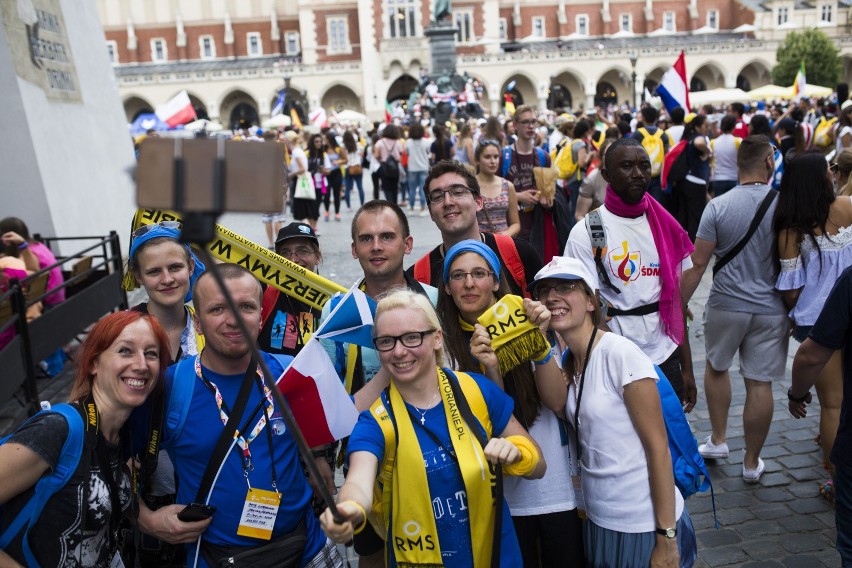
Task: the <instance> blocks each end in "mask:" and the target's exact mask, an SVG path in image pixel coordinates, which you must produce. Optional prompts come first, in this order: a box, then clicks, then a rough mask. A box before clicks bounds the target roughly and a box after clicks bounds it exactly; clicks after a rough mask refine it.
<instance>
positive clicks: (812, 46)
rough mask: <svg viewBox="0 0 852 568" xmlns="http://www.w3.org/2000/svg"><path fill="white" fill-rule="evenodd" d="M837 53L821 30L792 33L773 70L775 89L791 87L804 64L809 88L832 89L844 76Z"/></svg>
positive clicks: (778, 55) (779, 52)
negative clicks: (780, 86)
mask: <svg viewBox="0 0 852 568" xmlns="http://www.w3.org/2000/svg"><path fill="white" fill-rule="evenodd" d="M838 53H839V51H838V49H837V47H835V45H834V42H832V41H831V39H829V38H828V36H827V35H825V34H824V33H823V32H821V31H820V30H807V31H805V32H804V33H796V32H792V33H790V34H787V38H786V39H785V40H784V43H783V44H782V45H781V47H779V48H778V52H777V53H776V54H775V58H776V59H777V61H778V64H777V65H776V66H775V67H774V68H773V69H772V78H773V80H774V81H775V84H776V85H782V86H785V87H786V86H788V85H792V84H793V81H794V80H795V78H796V72H797V71H798V70H799V65H801V63H802V62H803V61H804V62H805V76H806V78H807V80H808V84H809V85H821V86H823V87H832V88H833V87H834V86H835V85H837V82H838V81H839V80H840V75H841V73H842V65H841V62H840V58H839V57H838Z"/></svg>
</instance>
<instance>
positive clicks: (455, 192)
mask: <svg viewBox="0 0 852 568" xmlns="http://www.w3.org/2000/svg"><path fill="white" fill-rule="evenodd" d="M445 194H450V198H451V199H452V200H453V201H457V200H459V199H464V198H465V197H466V196H467V195H468V194H470V195H473V190H472V189H470V188H469V187H467V186H466V185H451V186H450V187H448V188H447V189H436V190H434V191H430V192H429V203H440V202H442V201H443V200H444V195H445Z"/></svg>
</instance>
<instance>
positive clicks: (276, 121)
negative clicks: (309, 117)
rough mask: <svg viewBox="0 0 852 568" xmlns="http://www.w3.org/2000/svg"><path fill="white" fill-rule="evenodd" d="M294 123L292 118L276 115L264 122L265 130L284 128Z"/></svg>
mask: <svg viewBox="0 0 852 568" xmlns="http://www.w3.org/2000/svg"><path fill="white" fill-rule="evenodd" d="M292 123H293V121H291V120H290V117H289V116H287V115H284V114H276V115H275V116H273V117H272V118H267V119H266V120H264V121H263V124H262V125H261V126H263V127H264V128H282V127H284V126H290V125H291V124H292Z"/></svg>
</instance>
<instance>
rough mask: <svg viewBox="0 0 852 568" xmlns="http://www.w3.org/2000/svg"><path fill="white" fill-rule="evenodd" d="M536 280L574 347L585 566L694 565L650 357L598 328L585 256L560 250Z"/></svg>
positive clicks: (568, 373) (573, 413) (573, 416)
mask: <svg viewBox="0 0 852 568" xmlns="http://www.w3.org/2000/svg"><path fill="white" fill-rule="evenodd" d="M533 286H534V287H535V288H534V289H535V296H536V297H537V298H538V299H539V301H541V302H542V303H543V304H544V305H545V306H546V307H547V309H548V310H549V311H550V313H551V319H550V329H551V330H553V331H555V332H556V333H558V334H559V335H560V336H561V337H562V339H563V341H564V342H565V344H566V345H567V348H568V349H567V351H566V353H565V357H564V359H563V364H562V372H563V374H564V375H565V377H566V379H567V381H568V402H567V404H566V406H565V410H566V415H567V418H568V423H569V424H572V425H573V426H574V434H575V435H576V436H577V440H578V442H579V443H578V455H579V457H578V460H579V464H580V467H579V480H575V487H576V486H579V487H580V488H581V489H582V495H583V497H584V500H585V510H586V520H585V521H584V527H583V541H584V549H585V555H586V562H587V565H588V566H596V567H597V566H649V565H650V566H667V567H676V566H681V567H687V566H692V564H693V563H694V561H695V557H696V543H695V530H694V528H693V526H692V521H691V520H690V518H689V515H688V514H687V512H686V509H685V508H684V504H683V498H682V497H681V495H680V492H679V491H678V490H677V489H676V488H675V484H674V476H673V474H672V462H671V454H670V453H669V446H668V439H667V437H666V427H665V422H664V421H663V413H662V408H661V405H660V398H659V394H658V391H657V387H656V381H657V373H656V371H655V369H654V365H653V363H651V360H650V359H648V357H647V356H646V355H645V354H643V353H642V351H641V350H640V349H639V348H638V347H637V346H636V345H635V344H634V343H632V342H631V341H630V340H628V339H626V338H624V337H621V336H619V335H616V334H615V333H609V332H605V331H601V330H599V329H598V323H599V321H600V317H601V314H600V307H599V302H598V299H597V297H596V294H595V293H596V291H597V289H598V283H597V277H596V276H595V275H592V274H591V273H590V272H589V271H588V270H587V269H586V268H585V266H584V265H583V264H582V263H581V262H580V261H578V260H576V259H573V258H569V257H554V258H553V260H552V261H551V262H550V263H549V264H548V265H547V266H546V267H544V268H543V269H542V270H541V271H539V273H538V274H536V276H535V281H534V284H533ZM545 394H546V393H544V392H542V402H543V403H544V404H550V403H549V401H548V400H546V397H545ZM578 501H579V497H578Z"/></svg>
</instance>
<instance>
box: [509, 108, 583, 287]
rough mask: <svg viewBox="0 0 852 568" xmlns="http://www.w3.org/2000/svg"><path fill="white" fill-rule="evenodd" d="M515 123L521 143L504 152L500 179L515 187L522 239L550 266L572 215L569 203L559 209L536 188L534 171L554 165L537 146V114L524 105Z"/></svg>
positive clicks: (518, 141)
mask: <svg viewBox="0 0 852 568" xmlns="http://www.w3.org/2000/svg"><path fill="white" fill-rule="evenodd" d="M512 121H513V122H514V124H515V131H516V132H517V136H518V139H517V140H516V141H515V143H514V144H511V145H509V146H506V147H505V148H503V153H502V156H501V160H502V164H501V168H500V172H501V174H500V175H501V177H504V178H506V179H507V180H509V181H510V182H512V184H513V185H514V186H515V194H516V195H517V197H518V209H520V211H519V217H520V220H521V232H520V233H518V238H519V239H524V240H528V241H531V242H532V243H533V245H534V246H535V247H536V248H537V249H538V250H540V251H541V253H542V255H541V256H542V257H543V259H544V261H545V262H548V261H550V259H551V258H553V257H554V256H556V255H558V254H559V252H560V249H561V247H562V243H564V242H565V240H566V239H567V238H568V232H569V231H570V229H571V225H570V224H568V223H566V222H565V221H567V217H569V215H570V211H568V210H567V203H564V204H563V203H561V200H560V203H559V204H558V206H559V207H558V208H555V207H554V201H553V200H551V199H548V198H546V197H543V196H542V195H541V194H540V192H539V190H538V187H537V186H536V183H535V177H534V175H533V168H535V167H539V168H550V167H551V162H550V156H549V155H548V153H547V152H545V151H544V150H542V149H541V148H537V147H536V146H535V135H536V128H537V127H538V121H537V120H536V118H535V110H534V109H533V107H531V106H529V105H522V106H520V107H518V109H517V110H516V111H515V114H514V116H513V118H512ZM563 205H565V206H566V210H565V211H561V207H562V206H563ZM556 218H559V220H560V222H561V223H562V227H561V229H562V233H563V234H562V238H560V236H559V235H558V234H557V227H556V224H555V223H556ZM533 274H534V273H533Z"/></svg>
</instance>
